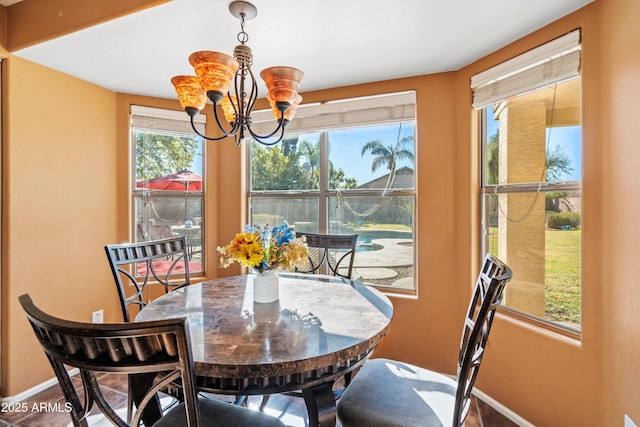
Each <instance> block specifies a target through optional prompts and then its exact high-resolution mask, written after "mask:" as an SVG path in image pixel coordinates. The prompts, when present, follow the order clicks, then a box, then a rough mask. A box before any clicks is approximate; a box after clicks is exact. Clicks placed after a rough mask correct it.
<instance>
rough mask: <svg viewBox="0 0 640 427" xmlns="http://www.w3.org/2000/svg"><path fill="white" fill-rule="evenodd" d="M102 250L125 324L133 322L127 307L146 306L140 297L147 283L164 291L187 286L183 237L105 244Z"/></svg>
mask: <svg viewBox="0 0 640 427" xmlns="http://www.w3.org/2000/svg"><path fill="white" fill-rule="evenodd" d="M104 249H105V251H106V253H107V259H108V260H109V266H110V267H111V272H112V273H113V278H114V280H115V282H116V287H117V289H118V295H119V296H120V305H121V307H122V317H123V318H124V321H125V322H130V321H131V320H133V316H132V313H131V312H130V306H131V305H135V306H137V307H138V311H139V310H140V309H142V308H143V307H144V306H145V305H146V304H147V302H148V301H145V296H144V295H143V294H144V291H145V289H146V288H147V287H148V286H149V285H150V284H152V283H159V284H161V285H162V286H164V290H165V292H169V290H173V289H177V288H180V287H182V286H187V285H189V284H190V277H189V249H188V246H187V242H186V239H185V237H184V236H174V237H169V238H166V239H160V240H150V241H146V242H138V243H123V244H118V245H107V246H105V247H104ZM132 290H133V292H132ZM148 299H149V298H148V296H147V300H148ZM136 313H137V312H136Z"/></svg>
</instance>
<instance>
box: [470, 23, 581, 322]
mask: <svg viewBox="0 0 640 427" xmlns="http://www.w3.org/2000/svg"><path fill="white" fill-rule="evenodd" d="M579 54H580V50H579V33H578V32H575V33H572V34H569V35H567V36H564V37H562V38H560V39H558V40H556V41H554V42H551V43H550V44H548V45H545V46H543V47H541V48H538V49H534V50H533V51H530V52H528V53H527V54H525V55H522V56H521V57H518V58H516V59H515V60H512V62H511V63H505V64H502V65H501V66H499V67H502V68H498V67H496V68H497V69H496V70H489V73H493V76H491V78H486V79H485V80H486V81H487V83H486V84H487V85H488V86H491V85H492V84H494V85H496V86H494V87H493V90H483V88H482V85H481V84H478V82H477V81H476V87H475V89H474V103H475V106H476V107H477V108H481V111H482V118H483V120H482V131H483V132H482V134H483V138H484V143H483V156H482V158H483V163H482V172H483V187H482V195H483V206H484V220H483V228H482V230H483V233H484V234H483V237H484V239H483V240H484V249H485V251H486V252H490V253H492V254H494V255H496V256H497V257H499V258H500V259H502V260H503V261H505V262H506V263H507V264H508V265H509V266H510V267H511V268H512V269H513V272H514V273H513V279H512V281H511V283H510V284H509V286H508V287H507V290H506V293H505V301H504V305H505V306H506V307H508V308H509V309H512V310H515V311H518V312H520V313H523V314H525V315H527V316H530V317H533V318H536V319H539V320H541V321H544V322H547V323H550V324H553V325H555V326H559V327H561V328H563V329H566V330H570V331H576V332H577V331H579V330H580V324H581V296H580V294H581V292H580V289H581V268H580V262H581V235H582V227H581V221H580V216H581V196H582V189H581V179H582V170H581V152H582V148H581V123H580V116H581V114H580V111H581V108H580V100H581V96H580V94H581V90H580V87H581V85H580V82H581V79H580V76H579V74H578V69H579V58H580V56H579ZM510 67H511V69H509V68H510ZM536 67H538V69H537V70H536ZM485 77H486V76H485ZM478 80H480V81H481V80H483V78H482V76H480V78H479V79H478ZM485 89H486V88H485ZM501 90H502V91H503V92H502V93H501ZM488 94H491V97H488V98H486V99H483V96H488ZM496 94H498V95H496ZM476 95H478V96H476Z"/></svg>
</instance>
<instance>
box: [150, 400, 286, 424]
mask: <svg viewBox="0 0 640 427" xmlns="http://www.w3.org/2000/svg"><path fill="white" fill-rule="evenodd" d="M198 408H199V414H200V419H199V420H200V426H202V427H212V426H216V427H218V426H219V427H229V426H233V427H256V426H260V427H285V425H284V424H283V423H282V421H280V420H279V419H277V418H275V417H272V416H269V415H266V414H263V413H261V412H258V411H252V410H250V409H246V408H242V407H239V406H237V405H234V404H233V403H225V402H221V401H219V400H215V399H205V398H198ZM186 425H187V418H186V410H185V405H184V403H181V404H179V405H178V406H176V407H175V408H173V409H171V411H169V412H168V413H167V414H166V415H165V416H163V417H162V418H160V420H158V422H156V423H155V424H154V425H153V427H177V426H186Z"/></svg>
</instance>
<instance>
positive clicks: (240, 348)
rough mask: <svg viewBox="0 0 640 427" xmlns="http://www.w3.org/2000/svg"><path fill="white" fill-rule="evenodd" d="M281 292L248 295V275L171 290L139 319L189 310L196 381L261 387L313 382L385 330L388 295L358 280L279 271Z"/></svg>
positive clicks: (356, 357)
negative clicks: (268, 296)
mask: <svg viewBox="0 0 640 427" xmlns="http://www.w3.org/2000/svg"><path fill="white" fill-rule="evenodd" d="M279 276H280V299H279V300H278V301H276V302H273V303H254V302H253V290H252V289H253V286H252V283H253V277H254V276H253V275H240V276H233V277H227V278H220V279H214V280H209V281H205V282H202V283H198V284H193V285H190V286H187V287H184V288H180V289H177V290H175V291H173V292H170V293H168V294H166V295H163V296H162V297H160V298H158V299H156V300H155V301H153V302H151V303H149V304H148V305H147V306H146V307H145V308H144V309H142V310H141V311H140V313H139V314H138V316H137V317H136V321H146V320H158V319H166V318H173V317H187V319H188V323H189V331H190V336H191V346H192V353H193V359H194V365H195V370H196V376H197V377H198V378H197V381H198V386H199V387H200V388H202V389H205V390H209V391H212V392H221V393H238V392H241V393H243V394H266V393H273V392H282V391H287V390H295V389H300V388H304V387H313V386H315V385H318V384H322V383H325V382H328V381H332V380H333V379H335V378H337V377H339V376H340V375H344V374H345V373H346V372H349V371H351V370H352V369H354V368H355V367H357V366H358V365H360V364H361V363H362V362H363V361H364V360H365V359H366V358H367V357H368V356H369V355H370V354H371V352H372V351H373V350H374V349H375V347H376V345H377V344H378V343H379V342H380V341H381V340H382V339H383V338H384V336H385V335H386V333H387V330H388V328H389V324H390V321H391V318H392V316H393V306H392V304H391V302H390V301H389V299H388V298H387V297H386V296H385V295H384V294H382V293H381V292H379V291H378V290H376V289H374V288H372V287H369V286H366V285H364V284H362V283H359V282H356V281H350V280H346V279H341V278H334V277H328V276H319V275H305V274H294V273H280V274H279Z"/></svg>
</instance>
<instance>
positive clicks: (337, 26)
mask: <svg viewBox="0 0 640 427" xmlns="http://www.w3.org/2000/svg"><path fill="white" fill-rule="evenodd" d="M591 1H593V0H535V1H532V0H253V1H252V3H253V4H254V5H255V6H256V7H257V9H258V16H257V17H256V18H255V19H253V20H250V21H247V22H246V26H245V30H246V32H247V33H248V34H249V41H248V42H247V44H248V45H249V46H250V47H251V48H252V50H253V54H254V65H253V70H254V73H255V74H256V76H257V75H258V74H259V71H260V70H262V69H263V68H266V67H270V66H275V65H289V66H293V67H297V68H300V69H301V70H303V71H304V73H305V78H304V80H303V81H302V84H301V86H300V92H301V94H302V95H303V96H304V92H305V91H311V90H317V89H324V88H331V87H340V86H345V85H353V84H357V83H367V82H373V81H379V80H387V79H393V78H400V77H408V76H416V75H422V74H431V73H438V72H444V71H451V70H456V69H459V68H461V67H464V66H465V65H468V64H470V63H472V62H474V61H475V60H477V59H479V58H481V57H483V56H485V55H487V54H489V53H491V52H494V51H495V50H497V49H499V48H501V47H503V46H505V45H507V44H509V43H511V42H513V41H515V40H517V39H519V38H521V37H522V36H524V35H526V34H528V33H531V32H533V31H535V30H537V29H539V28H541V27H543V26H545V25H547V24H549V23H550V22H553V21H555V20H557V19H558V18H561V17H562V16H565V15H567V14H569V13H571V12H573V11H575V10H577V9H579V8H581V7H583V6H584V5H586V4H588V3H590V2H591ZM2 2H3V3H5V4H6V3H7V2H11V0H2ZM228 3H229V0H174V1H172V2H169V3H167V4H163V5H160V6H157V7H154V8H152V9H147V10H144V11H141V12H138V13H136V14H133V15H129V16H125V17H123V18H120V19H117V20H114V21H110V22H107V23H104V24H101V25H98V26H95V27H92V28H89V29H86V30H82V31H79V32H76V33H74V34H70V35H67V36H63V37H60V38H58V39H55V40H51V41H48V42H45V43H42V44H39V45H36V46H32V47H29V48H26V49H22V50H20V51H16V52H13V53H14V54H16V55H17V56H20V57H23V58H26V59H28V60H31V61H33V62H36V63H40V64H42V65H45V66H48V67H50V68H53V69H56V70H60V71H62V72H65V73H68V74H71V75H73V76H76V77H79V78H81V79H83V80H87V81H90V82H93V83H95V84H97V85H100V86H102V87H105V88H107V89H110V90H113V91H115V92H123V93H130V94H139V95H147V96H157V97H162V98H175V92H174V90H173V86H172V85H171V83H170V81H169V80H170V79H171V77H172V76H174V75H178V74H193V69H192V68H191V66H190V65H189V62H188V57H189V55H190V54H191V53H192V52H194V51H197V50H214V51H220V52H225V53H227V54H229V55H231V54H232V52H233V48H234V47H235V45H237V44H238V41H237V39H236V36H237V34H238V32H239V31H240V22H239V20H238V19H236V18H234V17H233V16H232V15H231V14H230V13H229V11H228ZM260 93H261V94H262V93H264V90H263V89H260Z"/></svg>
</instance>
